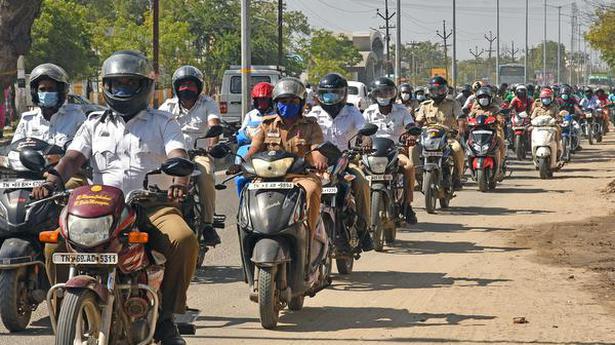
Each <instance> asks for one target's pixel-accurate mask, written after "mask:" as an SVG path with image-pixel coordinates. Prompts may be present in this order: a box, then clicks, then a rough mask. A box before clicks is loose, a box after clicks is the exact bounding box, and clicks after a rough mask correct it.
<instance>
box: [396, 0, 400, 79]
mask: <svg viewBox="0 0 615 345" xmlns="http://www.w3.org/2000/svg"><path fill="white" fill-rule="evenodd" d="M395 27H396V30H397V32H396V34H395V83H396V84H397V85H399V84H400V81H401V0H397V25H395Z"/></svg>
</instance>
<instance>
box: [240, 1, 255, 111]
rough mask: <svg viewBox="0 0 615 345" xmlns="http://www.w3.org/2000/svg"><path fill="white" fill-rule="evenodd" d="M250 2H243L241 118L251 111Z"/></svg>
mask: <svg viewBox="0 0 615 345" xmlns="http://www.w3.org/2000/svg"><path fill="white" fill-rule="evenodd" d="M249 18H250V0H241V117H242V120H243V116H245V114H247V113H248V111H250V108H249V105H250V72H251V67H252V66H251V62H250V61H251V57H250V22H249Z"/></svg>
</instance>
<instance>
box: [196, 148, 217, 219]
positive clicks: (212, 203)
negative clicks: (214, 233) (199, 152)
mask: <svg viewBox="0 0 615 345" xmlns="http://www.w3.org/2000/svg"><path fill="white" fill-rule="evenodd" d="M194 162H195V163H196V166H197V168H198V169H199V171H200V172H201V175H199V177H198V179H197V180H198V184H199V202H200V204H201V217H202V219H203V223H205V224H211V223H213V220H214V213H215V211H216V189H215V185H216V182H215V178H214V163H213V161H212V159H211V158H210V157H209V156H197V157H195V158H194Z"/></svg>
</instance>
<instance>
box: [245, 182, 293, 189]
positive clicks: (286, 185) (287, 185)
mask: <svg viewBox="0 0 615 345" xmlns="http://www.w3.org/2000/svg"><path fill="white" fill-rule="evenodd" d="M294 187H295V184H294V183H291V182H257V183H250V184H249V185H248V190H256V189H293V188H294Z"/></svg>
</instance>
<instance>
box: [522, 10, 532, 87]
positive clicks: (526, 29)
mask: <svg viewBox="0 0 615 345" xmlns="http://www.w3.org/2000/svg"><path fill="white" fill-rule="evenodd" d="M529 7H530V4H529V0H525V56H524V60H525V61H524V63H523V65H524V68H523V69H524V70H525V77H524V78H523V80H524V84H527V72H528V71H527V56H528V55H529V54H530V49H529V47H528V33H529V30H530V25H529V18H530V14H529Z"/></svg>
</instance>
